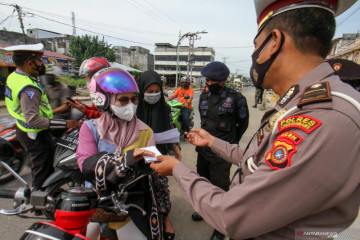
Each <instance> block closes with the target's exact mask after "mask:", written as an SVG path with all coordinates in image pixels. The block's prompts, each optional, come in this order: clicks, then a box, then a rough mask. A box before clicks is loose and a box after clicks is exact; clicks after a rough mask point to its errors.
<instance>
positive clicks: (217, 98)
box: [199, 87, 249, 143]
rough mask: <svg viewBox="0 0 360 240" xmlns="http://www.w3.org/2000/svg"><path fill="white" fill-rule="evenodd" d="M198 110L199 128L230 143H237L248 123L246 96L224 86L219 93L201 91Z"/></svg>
mask: <svg viewBox="0 0 360 240" xmlns="http://www.w3.org/2000/svg"><path fill="white" fill-rule="evenodd" d="M199 112H200V117H201V128H203V129H205V130H206V131H208V132H209V133H210V134H211V135H213V136H215V137H218V138H220V139H222V140H225V141H227V142H230V143H238V142H239V141H240V138H241V136H242V135H243V134H244V132H245V131H246V129H247V127H248V124H249V111H248V107H247V103H246V98H245V97H244V96H243V95H242V94H241V93H239V92H236V91H234V90H232V89H230V88H226V87H225V88H224V90H223V91H222V92H221V93H220V94H213V93H211V92H204V93H202V94H201V95H200V100H199Z"/></svg>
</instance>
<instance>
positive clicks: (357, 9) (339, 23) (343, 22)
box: [337, 6, 360, 27]
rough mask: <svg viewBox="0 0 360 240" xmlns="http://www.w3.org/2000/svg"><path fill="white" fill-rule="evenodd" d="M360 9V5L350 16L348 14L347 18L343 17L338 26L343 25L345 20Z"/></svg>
mask: <svg viewBox="0 0 360 240" xmlns="http://www.w3.org/2000/svg"><path fill="white" fill-rule="evenodd" d="M359 10H360V6H359V7H358V8H357V9H355V11H354V12H352V13H351V14H350V15H349V16H347V17H346V18H345V19H343V20H342V21H341V22H340V23H339V24H338V25H337V26H338V27H339V26H341V25H342V24H343V23H344V22H346V21H347V20H348V19H349V18H350V17H351V16H352V15H354V14H355V13H356V12H357V11H359Z"/></svg>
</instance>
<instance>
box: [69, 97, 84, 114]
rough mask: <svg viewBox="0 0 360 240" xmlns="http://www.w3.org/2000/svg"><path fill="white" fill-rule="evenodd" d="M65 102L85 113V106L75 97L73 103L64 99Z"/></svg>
mask: <svg viewBox="0 0 360 240" xmlns="http://www.w3.org/2000/svg"><path fill="white" fill-rule="evenodd" d="M66 103H67V104H69V105H70V106H71V107H73V108H76V109H78V110H79V111H80V112H82V113H85V110H86V108H85V106H84V104H82V103H81V101H80V100H78V99H76V100H75V103H72V102H70V101H66Z"/></svg>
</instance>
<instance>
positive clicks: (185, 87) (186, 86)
mask: <svg viewBox="0 0 360 240" xmlns="http://www.w3.org/2000/svg"><path fill="white" fill-rule="evenodd" d="M181 87H182V88H183V89H188V88H189V84H186V83H185V84H181Z"/></svg>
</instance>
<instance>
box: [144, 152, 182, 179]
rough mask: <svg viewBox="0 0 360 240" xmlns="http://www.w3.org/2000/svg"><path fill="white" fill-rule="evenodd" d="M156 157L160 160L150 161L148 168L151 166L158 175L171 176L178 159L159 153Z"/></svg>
mask: <svg viewBox="0 0 360 240" xmlns="http://www.w3.org/2000/svg"><path fill="white" fill-rule="evenodd" d="M156 158H157V159H158V160H160V162H152V163H151V164H150V168H152V169H153V170H154V171H155V172H157V173H158V174H159V175H160V176H171V175H172V171H173V169H174V167H175V166H176V164H178V163H179V160H177V159H176V158H173V157H170V156H167V155H160V156H157V157H156Z"/></svg>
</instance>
